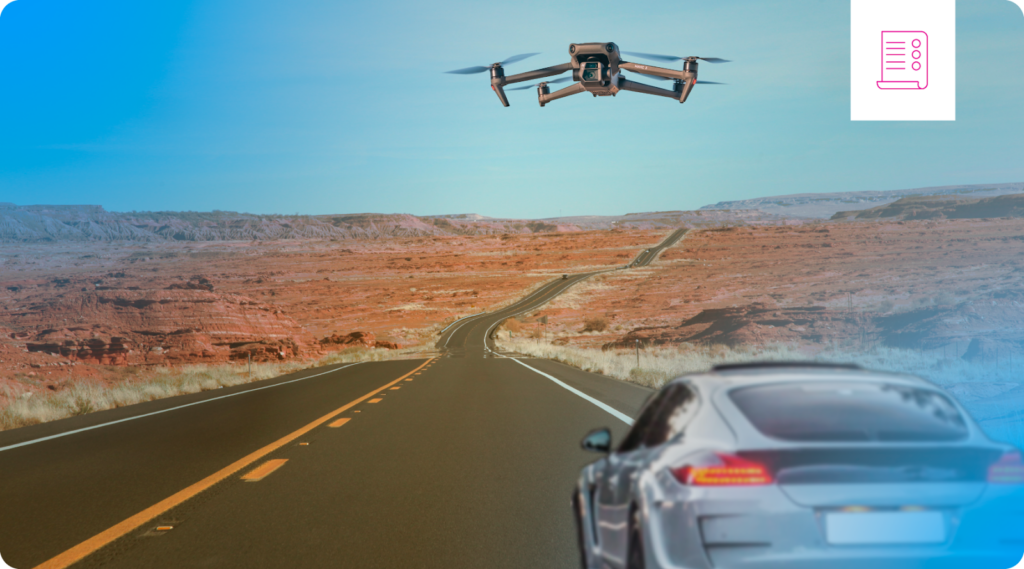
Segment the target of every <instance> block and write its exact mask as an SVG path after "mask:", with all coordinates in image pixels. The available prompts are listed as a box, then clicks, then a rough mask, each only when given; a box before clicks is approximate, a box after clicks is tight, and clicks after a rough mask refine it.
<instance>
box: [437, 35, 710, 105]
mask: <svg viewBox="0 0 1024 569" xmlns="http://www.w3.org/2000/svg"><path fill="white" fill-rule="evenodd" d="M534 55H538V54H536V53H523V54H520V55H514V56H512V57H509V58H508V59H506V60H505V61H499V62H497V63H493V64H491V65H486V66H477V67H467V68H465V69H456V70H454V71H448V72H447V73H456V74H459V75H469V74H472V73H483V72H485V71H490V72H491V89H493V90H494V92H495V93H497V95H498V100H500V101H501V104H502V105H504V106H506V107H507V106H509V104H508V97H506V96H505V86H506V85H509V84H511V83H522V82H524V81H533V80H535V79H541V78H544V77H553V76H555V75H561V74H563V73H565V72H567V71H572V77H563V78H561V79H555V80H553V81H542V82H540V83H535V84H533V85H526V86H524V87H515V88H511V89H509V91H521V90H525V89H531V88H533V87H536V88H537V98H538V99H539V101H540V106H542V107H543V106H544V105H546V104H547V103H550V102H551V101H554V100H557V99H562V98H565V97H568V96H570V95H576V94H578V93H583V92H585V91H586V92H589V93H590V94H592V95H593V96H595V97H607V96H609V95H611V96H612V97H614V96H615V95H616V94H617V93H618V92H619V91H633V92H636V93H644V94H647V95H658V96H660V97H668V98H670V99H676V100H677V101H679V102H680V103H685V102H686V98H687V97H689V96H690V92H691V91H692V90H693V87H694V85H697V84H705V85H723V83H716V82H714V81H697V60H698V59H699V60H702V61H707V62H708V63H728V62H729V60H727V59H719V58H717V57H696V56H691V57H676V56H673V55H657V54H653V53H635V52H629V51H622V52H620V51H619V46H617V45H615V44H614V43H611V42H609V43H574V44H570V45H569V56H570V61H569V63H563V64H561V65H554V66H551V67H545V68H544V69H537V70H535V71H527V72H526V73H519V74H516V75H509V76H507V77H506V76H505V68H504V66H506V65H509V64H511V63H515V62H517V61H522V60H524V59H526V58H528V57H533V56H534ZM622 55H627V56H635V57H639V58H641V59H650V60H655V61H670V62H671V61H680V60H681V61H682V62H683V69H682V71H676V70H674V69H665V68H664V67H655V66H653V65H642V64H639V63H630V62H628V61H623V59H622ZM623 70H626V71H632V72H634V73H638V74H640V75H644V76H646V77H650V78H652V79H657V80H659V81H673V87H672V89H662V88H660V87H655V86H653V85H645V84H643V83H637V82H635V81H630V80H629V79H626V78H625V76H624V75H623V74H622V71H623ZM566 81H576V83H574V84H573V85H569V86H568V87H565V88H563V89H559V90H558V91H555V92H554V93H552V92H551V88H550V87H549V85H551V84H554V83H564V82H566Z"/></svg>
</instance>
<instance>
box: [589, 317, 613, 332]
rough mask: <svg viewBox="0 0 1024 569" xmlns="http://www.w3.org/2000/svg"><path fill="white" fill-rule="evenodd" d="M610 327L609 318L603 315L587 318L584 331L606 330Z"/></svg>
mask: <svg viewBox="0 0 1024 569" xmlns="http://www.w3.org/2000/svg"><path fill="white" fill-rule="evenodd" d="M607 329H608V319H607V318H604V317H603V316H595V317H593V318H587V319H586V320H584V321H583V331H584V332H604V331H605V330H607Z"/></svg>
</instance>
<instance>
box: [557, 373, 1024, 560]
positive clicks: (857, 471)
mask: <svg viewBox="0 0 1024 569" xmlns="http://www.w3.org/2000/svg"><path fill="white" fill-rule="evenodd" d="M583 447H584V448H586V449H588V450H593V451H597V452H601V453H606V454H607V456H605V457H603V458H601V459H600V460H598V461H596V462H594V463H592V464H590V465H588V466H587V467H585V468H584V469H583V471H582V473H581V475H580V478H579V481H578V484H577V489H576V491H575V493H574V495H573V509H574V511H575V513H576V519H577V522H578V530H579V542H580V549H581V555H582V558H583V566H584V567H585V568H586V569H641V568H664V569H669V568H676V569H684V568H685V569H698V568H700V569H704V568H712V567H715V568H722V567H725V568H730V569H742V568H751V569H753V568H757V569H768V568H772V569H783V568H785V569H808V568H812V567H813V568H828V569H847V568H856V569H866V568H870V569H882V568H885V569H888V568H900V569H903V568H940V567H941V568H946V567H950V568H958V569H959V568H971V569H981V568H991V569H1007V568H1009V567H1011V566H1013V565H1015V564H1016V563H1017V562H1018V561H1020V559H1021V558H1022V556H1024V500H1022V497H1024V461H1022V459H1021V454H1020V452H1019V451H1018V450H1017V449H1015V448H1013V447H1012V446H1008V445H1005V444H999V443H995V442H993V441H991V440H989V439H988V437H986V436H985V434H984V433H982V432H981V430H980V429H979V428H978V426H977V425H976V424H975V423H974V422H973V421H972V420H971V419H970V417H969V416H968V414H967V413H966V412H965V411H964V409H963V408H961V407H960V405H959V404H958V403H957V402H956V401H954V400H953V399H951V398H950V397H948V396H947V395H945V394H944V393H943V392H942V391H941V390H940V389H938V388H937V387H935V386H934V385H932V384H930V383H928V382H926V381H924V380H922V379H919V378H916V377H912V376H907V375H896V374H886V373H878V372H869V371H865V370H862V369H860V368H857V367H855V366H821V365H808V364H754V365H751V364H746V365H734V366H721V367H717V368H715V369H714V370H712V371H711V372H708V373H703V374H696V375H690V376H685V377H682V378H679V379H676V380H674V381H672V382H671V383H669V384H667V385H666V386H665V387H663V388H662V389H661V390H660V391H658V392H657V393H656V394H654V395H653V396H652V397H651V398H650V400H649V401H648V402H647V403H646V404H645V406H644V408H643V410H642V411H641V412H640V415H639V416H638V418H637V419H636V422H635V423H634V424H633V426H632V428H631V430H630V431H629V433H628V434H627V436H626V438H625V439H624V440H623V441H622V442H621V443H620V444H619V445H618V448H616V449H615V450H612V449H611V435H610V432H609V431H608V430H607V429H600V430H597V431H593V432H591V433H590V434H589V435H587V437H586V438H585V439H584V440H583Z"/></svg>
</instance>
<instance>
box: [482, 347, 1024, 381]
mask: <svg viewBox="0 0 1024 569" xmlns="http://www.w3.org/2000/svg"><path fill="white" fill-rule="evenodd" d="M498 345H499V347H501V348H502V349H504V350H509V351H513V352H517V353H520V354H525V355H529V356H534V357H539V358H546V359H551V360H555V361H559V362H562V363H565V364H568V365H571V366H573V367H577V368H579V369H582V370H585V371H590V372H594V373H600V374H602V375H607V376H609V377H614V378H616V379H621V380H623V381H631V382H633V383H639V384H641V385H646V386H648V387H661V386H662V385H664V384H665V382H667V381H668V380H670V379H673V378H676V377H679V376H681V375H684V374H687V373H694V372H700V371H707V370H708V369H711V368H712V367H713V366H715V365H718V364H726V363H741V362H750V361H819V362H837V363H856V364H858V365H860V366H862V367H865V368H868V369H876V370H884V371H889V372H896V373H909V374H913V375H916V376H919V377H923V378H925V379H927V380H929V381H931V382H933V383H936V384H938V385H941V386H945V387H951V386H954V385H962V384H970V383H1000V382H1002V383H1007V382H1009V383H1021V377H1022V372H1024V360H1010V361H1003V362H1001V363H1000V364H999V365H995V364H978V363H970V362H966V361H963V360H961V359H945V358H943V357H941V356H940V355H936V354H935V353H934V352H922V351H918V350H904V349H897V348H884V347H874V348H871V349H869V350H866V351H862V352H852V351H848V350H844V349H841V348H838V347H829V348H826V349H824V350H822V351H821V352H819V353H818V354H817V355H816V356H813V357H808V356H806V355H804V354H803V353H801V352H800V351H799V350H797V349H796V348H795V347H792V346H786V345H773V346H765V347H756V346H740V347H736V348H730V347H727V346H722V345H711V346H697V345H692V344H681V345H679V346H674V347H654V348H643V349H641V350H640V354H639V365H638V364H637V354H636V352H635V351H634V350H629V349H623V350H607V351H604V350H599V349H591V348H574V347H570V346H558V345H554V344H551V343H549V342H543V341H537V340H533V339H528V338H521V337H513V338H512V339H511V340H510V339H508V337H507V336H500V337H499V338H498Z"/></svg>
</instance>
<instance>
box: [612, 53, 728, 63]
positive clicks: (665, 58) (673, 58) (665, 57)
mask: <svg viewBox="0 0 1024 569" xmlns="http://www.w3.org/2000/svg"><path fill="white" fill-rule="evenodd" d="M622 53H623V55H634V56H636V57H642V58H644V59H654V60H657V61H679V60H681V59H690V60H693V59H702V60H704V61H707V62H708V63H729V62H730V61H731V60H729V59H722V58H720V57H697V56H695V55H691V56H690V57H676V56H674V55H658V54H656V53H637V52H635V51H623V52H622Z"/></svg>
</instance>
